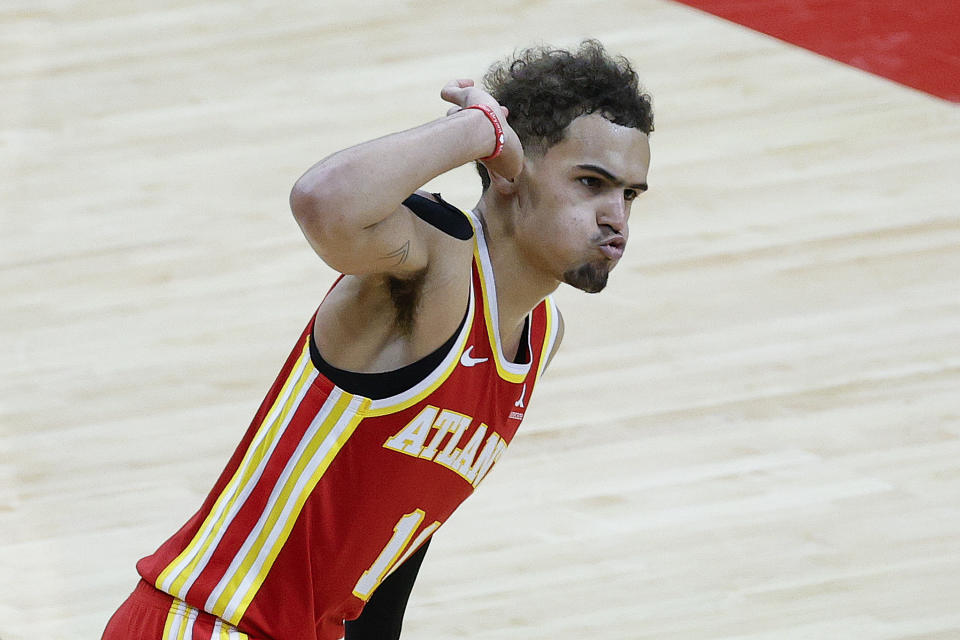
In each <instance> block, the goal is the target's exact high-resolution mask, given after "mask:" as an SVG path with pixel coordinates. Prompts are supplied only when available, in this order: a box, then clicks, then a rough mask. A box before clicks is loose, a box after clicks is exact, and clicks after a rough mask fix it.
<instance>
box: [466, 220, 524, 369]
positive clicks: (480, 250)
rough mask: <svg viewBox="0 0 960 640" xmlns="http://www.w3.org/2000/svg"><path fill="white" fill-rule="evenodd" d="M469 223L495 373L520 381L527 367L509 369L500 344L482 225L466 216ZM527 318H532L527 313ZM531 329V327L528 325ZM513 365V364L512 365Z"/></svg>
mask: <svg viewBox="0 0 960 640" xmlns="http://www.w3.org/2000/svg"><path fill="white" fill-rule="evenodd" d="M468 219H469V220H470V224H472V225H473V235H474V243H473V257H474V260H475V261H476V263H477V272H478V273H479V274H480V290H481V291H482V295H481V299H482V300H483V317H484V320H485V321H486V325H487V340H488V341H489V342H490V345H491V346H492V347H493V362H494V364H495V365H496V367H497V373H498V374H500V377H501V378H503V379H504V380H506V381H507V382H513V383H517V384H519V383H521V382H523V381H524V380H525V379H526V377H527V372H528V369H525V370H523V371H511V370H510V366H511V365H513V363H510V362H508V361H507V360H506V355H504V354H503V350H502V349H501V346H500V323H499V322H498V320H497V318H496V305H497V292H496V283H495V282H493V281H492V280H491V281H490V282H488V281H487V271H488V270H489V272H490V275H491V277H492V276H493V266H492V265H488V264H487V260H488V259H489V254H488V252H487V240H486V237H485V236H484V234H483V227H482V225H481V223H480V221H479V219H475V218H474V217H473V216H468ZM528 318H532V315H529V316H528ZM530 329H531V330H532V329H533V327H530ZM514 366H515V365H514Z"/></svg>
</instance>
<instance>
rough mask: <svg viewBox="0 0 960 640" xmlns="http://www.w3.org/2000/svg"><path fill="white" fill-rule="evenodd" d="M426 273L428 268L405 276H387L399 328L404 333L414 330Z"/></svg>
mask: <svg viewBox="0 0 960 640" xmlns="http://www.w3.org/2000/svg"><path fill="white" fill-rule="evenodd" d="M426 273H427V271H426V269H423V270H420V271H417V272H416V273H413V274H411V275H409V276H407V277H405V278H399V277H397V276H389V277H388V278H387V289H388V290H389V291H390V300H391V301H392V302H393V308H394V311H395V312H396V322H397V328H398V329H400V332H401V333H403V334H406V335H409V334H410V333H411V332H412V331H413V323H414V318H415V317H416V312H417V307H418V306H419V304H420V293H421V292H422V291H423V281H424V278H425V276H426Z"/></svg>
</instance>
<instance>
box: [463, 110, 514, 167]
mask: <svg viewBox="0 0 960 640" xmlns="http://www.w3.org/2000/svg"><path fill="white" fill-rule="evenodd" d="M466 109H479V110H480V111H482V112H483V115H485V116H487V119H488V120H489V121H490V124H492V125H493V132H494V133H495V134H496V136H497V146H496V147H494V149H493V153H491V154H490V155H488V156H487V157H486V158H480V160H482V161H486V160H493V159H494V158H496V157H497V156H499V155H500V152H501V151H503V141H504V138H503V126H502V125H501V124H500V118H498V117H497V114H496V112H495V111H494V110H493V108H492V107H489V106H487V105H485V104H472V105H470V106H469V107H464V110H466Z"/></svg>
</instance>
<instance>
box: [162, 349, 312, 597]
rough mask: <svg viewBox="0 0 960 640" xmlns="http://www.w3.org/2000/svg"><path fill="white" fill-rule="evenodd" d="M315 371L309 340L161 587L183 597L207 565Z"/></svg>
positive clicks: (258, 477)
mask: <svg viewBox="0 0 960 640" xmlns="http://www.w3.org/2000/svg"><path fill="white" fill-rule="evenodd" d="M308 340H309V338H308ZM316 375H317V372H316V370H315V369H314V368H313V364H312V363H311V361H310V349H309V343H305V344H304V346H303V350H302V351H301V353H300V357H299V358H298V359H297V362H296V364H295V365H294V366H293V368H292V369H291V372H290V374H289V375H288V377H287V379H286V381H284V384H283V386H282V387H281V389H280V393H278V394H277V399H276V400H275V401H274V404H273V406H272V407H271V408H270V411H269V412H267V415H266V416H265V417H264V420H263V422H262V423H261V424H260V426H259V428H258V429H257V433H256V435H255V436H254V438H253V440H252V441H251V443H250V447H249V448H248V449H247V451H246V453H245V454H244V457H243V460H242V461H241V462H240V464H239V465H238V466H237V470H236V471H235V472H234V474H233V477H232V478H231V479H230V482H229V483H228V484H227V486H226V487H225V488H224V490H223V491H222V492H221V493H220V495H219V496H218V497H217V500H216V502H215V503H214V505H213V508H212V509H210V512H209V513H208V514H207V517H206V519H204V521H203V524H202V525H201V526H200V528H199V529H198V530H197V533H196V535H194V537H193V539H192V540H191V541H190V544H188V545H187V547H186V548H185V549H184V550H183V551H182V552H181V553H180V555H178V556H177V557H176V558H175V559H174V560H173V562H171V563H170V564H169V565H167V567H166V568H165V569H164V570H163V571H162V572H161V573H160V575H159V576H158V577H157V580H156V583H155V585H156V587H157V588H158V589H160V590H161V591H165V592H167V593H170V594H172V595H174V596H177V597H180V598H182V597H184V596H186V592H187V591H189V589H190V587H191V586H192V585H193V583H194V581H195V580H196V579H197V577H198V576H199V575H200V573H202V572H203V570H204V568H206V565H207V561H208V560H209V557H210V555H212V554H213V552H214V550H215V549H216V546H217V544H219V542H220V540H221V538H222V537H223V534H224V532H225V531H226V529H227V527H229V525H230V523H231V522H232V521H233V518H234V517H235V516H236V514H237V512H238V511H239V510H240V508H241V507H242V506H243V504H244V502H245V501H246V498H247V496H248V495H249V493H250V491H252V488H253V486H254V485H256V483H257V481H258V480H259V479H260V476H261V475H262V473H263V468H264V467H265V466H266V462H267V460H269V458H270V455H271V454H272V453H273V450H274V448H275V447H276V444H277V441H278V440H279V439H280V436H281V435H282V433H283V431H284V430H285V429H286V427H287V424H289V421H290V418H291V417H292V416H293V414H294V413H295V412H296V409H297V407H298V406H299V404H300V401H301V399H302V397H303V395H304V393H305V390H306V387H307V386H308V384H309V383H310V382H311V381H312V380H313V379H314V378H315V377H316Z"/></svg>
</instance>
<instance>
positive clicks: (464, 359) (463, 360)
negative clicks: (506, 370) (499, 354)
mask: <svg viewBox="0 0 960 640" xmlns="http://www.w3.org/2000/svg"><path fill="white" fill-rule="evenodd" d="M472 351H473V345H470V347H469V348H468V349H467V350H466V351H464V352H463V355H462V356H460V364H462V365H463V366H465V367H473V366H476V365H478V364H480V363H481V362H486V361H487V360H489V359H490V358H474V357H473V356H471V355H470V353H471V352H472Z"/></svg>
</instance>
